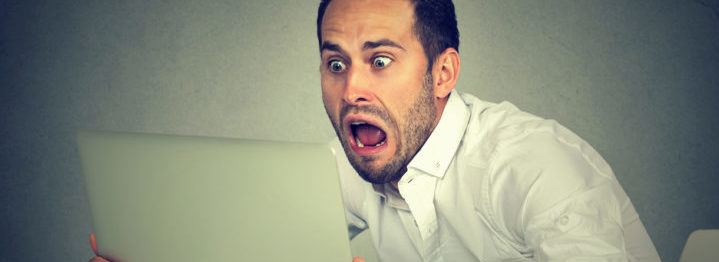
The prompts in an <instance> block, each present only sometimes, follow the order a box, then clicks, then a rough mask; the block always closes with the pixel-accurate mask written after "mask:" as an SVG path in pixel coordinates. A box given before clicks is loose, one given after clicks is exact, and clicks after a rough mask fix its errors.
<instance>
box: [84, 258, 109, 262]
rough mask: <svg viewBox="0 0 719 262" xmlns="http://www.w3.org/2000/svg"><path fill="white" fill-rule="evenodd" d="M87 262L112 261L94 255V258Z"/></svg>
mask: <svg viewBox="0 0 719 262" xmlns="http://www.w3.org/2000/svg"><path fill="white" fill-rule="evenodd" d="M87 262H110V261H107V260H105V259H104V258H101V257H93V258H92V259H90V261H87Z"/></svg>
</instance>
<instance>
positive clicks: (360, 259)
mask: <svg viewBox="0 0 719 262" xmlns="http://www.w3.org/2000/svg"><path fill="white" fill-rule="evenodd" d="M352 262H364V259H362V258H361V257H356V258H354V259H352Z"/></svg>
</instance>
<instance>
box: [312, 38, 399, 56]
mask: <svg viewBox="0 0 719 262" xmlns="http://www.w3.org/2000/svg"><path fill="white" fill-rule="evenodd" d="M381 46H390V47H395V48H399V49H402V50H406V49H404V47H402V45H400V44H398V43H396V42H394V41H392V40H389V39H386V38H384V39H380V40H377V41H367V42H365V43H364V45H362V50H369V49H374V48H378V47H381ZM325 50H328V51H335V52H338V53H346V52H345V51H344V49H342V47H340V45H338V44H335V43H332V42H330V41H324V42H322V46H320V53H322V52H323V51H325Z"/></svg>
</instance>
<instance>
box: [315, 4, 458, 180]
mask: <svg viewBox="0 0 719 262" xmlns="http://www.w3.org/2000/svg"><path fill="white" fill-rule="evenodd" d="M413 23H414V7H413V5H412V4H411V3H410V2H409V1H406V0H392V1H386V0H368V1H348V0H335V1H332V2H331V3H330V4H329V6H328V7H327V10H326V12H325V16H324V18H323V20H322V30H321V35H322V44H321V48H320V49H321V57H322V63H321V65H320V74H321V79H322V99H323V102H324V106H325V110H326V112H327V115H328V117H329V118H330V120H331V122H332V124H333V127H334V129H335V132H336V133H337V136H338V137H339V138H340V141H341V142H342V145H343V147H344V150H345V153H346V154H347V158H348V159H349V161H350V163H351V164H352V166H353V167H354V168H355V170H357V171H358V173H359V174H360V176H362V177H363V178H364V179H365V180H367V181H369V182H372V183H387V182H390V183H392V184H393V185H396V183H397V181H399V179H400V178H401V176H402V174H404V172H405V171H406V166H407V164H408V163H409V161H410V160H411V159H412V157H414V155H415V154H416V153H417V151H419V149H420V148H421V146H422V145H423V144H424V142H425V141H426V140H427V138H428V137H429V135H430V134H431V132H432V130H433V129H434V127H435V126H436V125H437V123H438V122H439V118H440V116H441V114H442V110H443V109H444V106H445V104H446V102H447V98H448V97H447V96H448V94H449V92H450V91H451V90H452V88H454V85H455V84H456V78H457V76H458V74H459V56H458V54H457V51H456V50H454V49H453V48H448V49H447V50H445V51H444V52H443V53H442V54H440V55H439V56H438V58H437V60H436V61H434V64H433V66H432V69H431V70H430V71H428V70H427V69H428V64H427V58H426V56H425V54H424V49H423V47H422V44H421V43H420V41H419V39H418V38H417V36H416V35H415V34H414V33H413V32H412V25H413ZM378 61H379V62H380V63H378ZM378 65H381V66H378ZM351 121H364V122H368V123H371V124H373V125H375V126H377V127H379V128H380V129H382V130H383V131H384V132H385V133H386V136H387V139H386V142H385V145H383V146H382V148H378V149H377V150H373V151H371V152H366V150H365V151H364V152H363V151H362V150H357V147H356V143H355V142H354V141H353V140H354V139H352V133H351V129H350V128H349V122H351Z"/></svg>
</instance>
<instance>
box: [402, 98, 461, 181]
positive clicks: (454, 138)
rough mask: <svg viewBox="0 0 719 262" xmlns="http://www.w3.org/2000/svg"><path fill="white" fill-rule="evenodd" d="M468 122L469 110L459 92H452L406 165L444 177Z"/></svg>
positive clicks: (408, 167)
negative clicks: (425, 137) (437, 120)
mask: <svg viewBox="0 0 719 262" xmlns="http://www.w3.org/2000/svg"><path fill="white" fill-rule="evenodd" d="M468 121H469V109H468V108H467V105H466V104H465V103H464V100H462V98H461V97H460V94H459V92H457V91H454V90H453V91H452V92H451V93H450V94H449V100H448V101H447V104H446V105H445V107H444V111H443V112H442V116H441V117H440V119H439V123H437V126H436V127H435V128H434V130H433V131H432V134H430V136H429V138H427V141H425V143H424V145H423V146H422V148H421V149H420V150H419V152H417V154H416V155H415V156H414V158H412V160H411V161H410V162H409V164H408V165H407V169H410V168H414V169H418V170H420V171H422V172H425V173H427V174H430V175H433V176H435V177H438V178H442V177H443V176H444V173H445V171H447V168H448V167H449V163H450V162H451V161H452V158H454V154H455V152H456V151H457V147H459V142H460V141H462V137H463V136H464V131H465V130H466V129H467V123H468Z"/></svg>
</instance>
